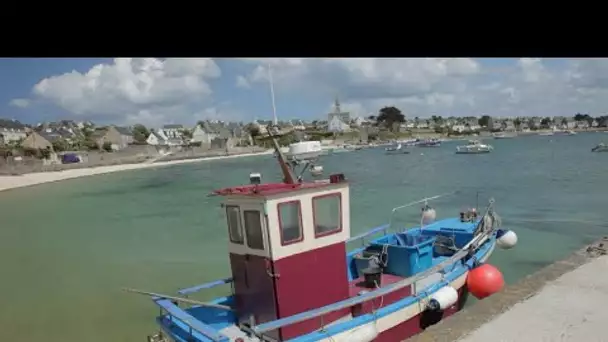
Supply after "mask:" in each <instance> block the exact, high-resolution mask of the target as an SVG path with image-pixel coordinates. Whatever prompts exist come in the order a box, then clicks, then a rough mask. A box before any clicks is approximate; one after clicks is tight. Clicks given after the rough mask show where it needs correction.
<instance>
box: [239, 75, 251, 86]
mask: <svg viewBox="0 0 608 342" xmlns="http://www.w3.org/2000/svg"><path fill="white" fill-rule="evenodd" d="M236 86H237V87H238V88H251V85H250V84H249V81H248V80H247V78H245V76H243V75H239V76H237V77H236Z"/></svg>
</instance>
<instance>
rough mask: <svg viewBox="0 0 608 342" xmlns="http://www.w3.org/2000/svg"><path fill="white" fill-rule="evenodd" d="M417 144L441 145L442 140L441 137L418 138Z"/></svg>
mask: <svg viewBox="0 0 608 342" xmlns="http://www.w3.org/2000/svg"><path fill="white" fill-rule="evenodd" d="M416 146H418V147H440V146H441V141H440V140H439V139H434V138H431V139H426V140H417V141H416Z"/></svg>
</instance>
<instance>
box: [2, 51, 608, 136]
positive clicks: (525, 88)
mask: <svg viewBox="0 0 608 342" xmlns="http://www.w3.org/2000/svg"><path fill="white" fill-rule="evenodd" d="M220 63H222V64H221V65H222V68H223V69H225V70H222V71H223V73H222V72H221V71H220V68H219V66H218V65H217V64H216V63H215V61H214V60H212V59H208V58H196V59H186V58H173V59H162V60H161V59H155V58H117V59H115V60H114V61H113V62H111V63H109V64H100V65H96V66H93V67H92V68H91V69H90V70H88V71H87V72H84V73H79V72H77V71H72V72H70V73H66V74H62V75H55V76H51V77H48V78H45V79H43V80H41V81H40V82H38V84H36V85H35V86H34V89H33V94H34V97H32V98H31V99H14V100H12V101H11V103H10V104H11V105H12V106H16V107H25V106H27V105H30V106H31V105H32V104H33V103H34V101H35V103H36V104H38V103H45V102H47V103H48V102H51V103H54V104H56V105H57V106H59V107H61V108H63V109H65V110H66V111H68V112H70V113H72V114H73V115H74V116H80V117H81V118H83V119H84V118H86V119H93V120H97V119H98V118H99V119H100V120H101V119H103V120H104V121H111V122H115V123H122V122H125V123H135V122H142V123H145V124H152V123H153V124H155V125H156V124H162V123H171V122H176V123H177V122H179V123H194V122H195V121H197V120H199V119H202V118H205V117H210V118H218V119H219V118H221V119H226V120H228V119H236V120H248V119H252V118H254V117H256V116H263V115H267V112H268V106H269V104H268V105H266V104H260V103H261V102H263V101H252V100H251V97H249V98H247V97H243V98H241V99H238V98H234V88H235V87H238V88H243V89H250V88H251V91H252V92H253V93H252V94H256V93H255V91H259V90H261V88H260V87H262V88H263V89H264V93H265V94H266V93H267V91H268V79H269V71H268V68H269V66H270V67H271V69H272V76H273V80H274V82H275V91H276V92H277V102H278V103H279V107H280V108H288V107H289V106H290V105H292V103H297V106H298V110H299V112H300V113H306V112H309V113H310V115H311V117H310V118H321V117H325V114H326V113H324V112H327V111H329V110H330V109H331V105H333V100H334V97H335V96H339V97H340V100H341V102H342V107H343V108H344V109H345V110H348V111H350V112H352V113H353V114H355V115H361V116H367V115H369V114H370V113H377V111H378V110H379V109H380V108H382V107H384V106H396V107H398V108H399V109H401V111H402V112H404V113H405V114H406V115H407V116H408V117H416V116H418V117H428V116H430V115H442V116H451V115H456V116H463V115H483V114H490V115H500V116H502V115H543V116H544V115H573V114H575V113H576V112H582V113H590V114H592V115H601V114H605V113H606V112H608V103H607V102H606V101H605V99H606V98H608V59H570V60H565V59H560V60H547V59H540V58H520V59H498V60H491V59H482V60H480V59H471V58H403V59H394V58H393V59H389V58H323V59H321V58H270V59H259V58H242V59H236V60H235V59H223V60H222V61H221V62H220ZM222 74H224V75H225V76H224V77H227V78H228V79H227V82H222V81H223V80H222V81H220V82H217V86H218V87H223V88H217V89H213V90H216V91H217V92H214V91H213V90H212V88H211V86H210V81H212V80H215V79H217V78H219V77H220V76H222ZM239 74H240V75H239ZM214 84H215V83H214ZM256 88H260V89H256ZM220 92H222V93H223V94H220V95H224V98H230V99H233V100H234V102H235V103H231V104H227V103H218V101H219V100H220V99H221V98H222V96H218V95H217V93H220ZM264 96H266V95H264ZM245 101H247V103H245ZM300 103H305V104H304V106H303V108H299V107H300V106H301V105H300ZM237 104H238V106H240V107H238V106H237ZM308 105H309V106H310V108H306V106H308ZM326 109H327V110H326ZM312 111H314V112H312Z"/></svg>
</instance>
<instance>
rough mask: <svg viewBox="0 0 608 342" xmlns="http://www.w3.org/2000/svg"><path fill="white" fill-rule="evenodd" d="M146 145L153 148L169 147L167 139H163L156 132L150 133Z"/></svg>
mask: <svg viewBox="0 0 608 342" xmlns="http://www.w3.org/2000/svg"><path fill="white" fill-rule="evenodd" d="M146 143H147V144H148V145H153V146H166V145H169V143H168V141H167V139H165V138H164V137H163V136H162V135H160V134H159V133H158V132H155V131H151V132H150V135H149V136H148V138H147V139H146Z"/></svg>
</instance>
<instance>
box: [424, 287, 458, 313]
mask: <svg viewBox="0 0 608 342" xmlns="http://www.w3.org/2000/svg"><path fill="white" fill-rule="evenodd" d="M457 302H458V291H456V289H455V288H453V287H451V286H444V287H442V288H440V289H439V290H437V291H436V292H435V293H433V294H432V295H431V299H430V300H429V302H428V304H427V306H426V307H427V309H428V310H431V311H442V310H445V309H447V308H449V307H451V306H452V305H454V304H456V303H457Z"/></svg>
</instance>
